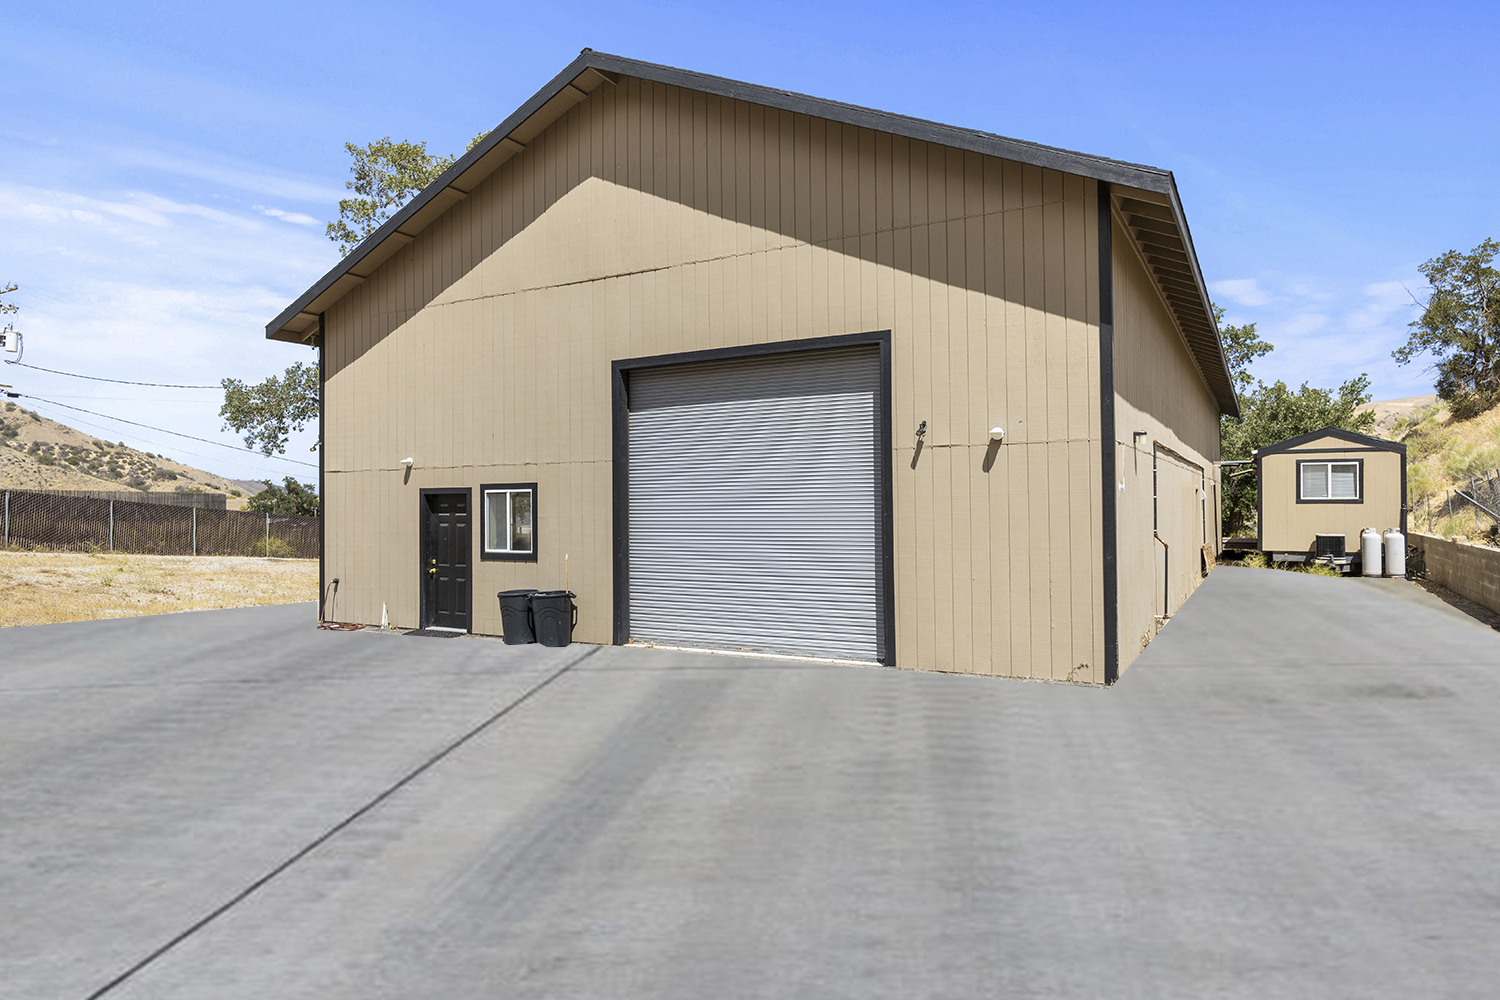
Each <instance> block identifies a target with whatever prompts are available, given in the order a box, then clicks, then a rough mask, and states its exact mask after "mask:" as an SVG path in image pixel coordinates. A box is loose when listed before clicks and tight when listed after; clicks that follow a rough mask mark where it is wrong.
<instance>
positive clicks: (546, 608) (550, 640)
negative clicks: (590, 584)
mask: <svg viewBox="0 0 1500 1000" xmlns="http://www.w3.org/2000/svg"><path fill="white" fill-rule="evenodd" d="M577 596H578V595H577V594H575V593H573V592H572V591H570V590H543V591H540V592H538V593H535V594H532V595H531V618H532V621H533V622H534V623H535V628H536V641H537V642H539V643H541V644H542V645H543V646H566V645H568V644H569V643H571V642H572V641H573V626H574V625H577V624H578V605H576V604H574V603H573V598H575V597H577Z"/></svg>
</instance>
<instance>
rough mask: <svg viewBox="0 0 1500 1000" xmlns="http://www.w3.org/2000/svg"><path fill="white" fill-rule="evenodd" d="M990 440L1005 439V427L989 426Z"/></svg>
mask: <svg viewBox="0 0 1500 1000" xmlns="http://www.w3.org/2000/svg"><path fill="white" fill-rule="evenodd" d="M990 440H991V441H1004V440H1005V428H1004V427H991V428H990Z"/></svg>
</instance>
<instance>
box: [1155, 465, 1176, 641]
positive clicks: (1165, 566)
mask: <svg viewBox="0 0 1500 1000" xmlns="http://www.w3.org/2000/svg"><path fill="white" fill-rule="evenodd" d="M1160 447H1161V442H1160V441H1157V440H1156V439H1154V438H1153V439H1152V441H1151V537H1152V538H1154V539H1156V540H1157V541H1158V542H1161V550H1162V558H1161V615H1160V616H1159V617H1161V618H1162V619H1163V620H1165V619H1168V618H1171V617H1172V600H1171V597H1170V596H1169V595H1170V594H1171V586H1172V546H1170V545H1168V544H1167V540H1166V539H1165V538H1163V537H1161V521H1160V514H1159V512H1158V504H1157V493H1158V491H1157V485H1156V484H1157V475H1156V456H1157V454H1158V450H1159V449H1160Z"/></svg>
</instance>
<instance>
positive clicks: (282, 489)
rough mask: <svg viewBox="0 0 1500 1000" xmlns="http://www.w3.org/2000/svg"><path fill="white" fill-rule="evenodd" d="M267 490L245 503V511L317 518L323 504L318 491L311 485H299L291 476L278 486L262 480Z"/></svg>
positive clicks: (267, 480)
mask: <svg viewBox="0 0 1500 1000" xmlns="http://www.w3.org/2000/svg"><path fill="white" fill-rule="evenodd" d="M262 482H264V483H265V484H266V488H265V489H263V490H261V491H260V492H259V493H257V494H255V496H253V497H251V498H250V499H249V500H247V501H245V509H246V510H253V511H255V512H256V513H257V514H291V515H295V516H298V517H317V516H318V511H319V509H320V507H321V503H320V502H319V500H318V491H317V489H316V488H315V487H314V486H313V485H312V484H311V483H299V482H297V480H295V479H293V478H292V477H291V476H287V477H286V478H285V479H284V480H282V485H281V486H277V485H276V484H275V483H273V482H271V481H270V480H269V479H266V480H262Z"/></svg>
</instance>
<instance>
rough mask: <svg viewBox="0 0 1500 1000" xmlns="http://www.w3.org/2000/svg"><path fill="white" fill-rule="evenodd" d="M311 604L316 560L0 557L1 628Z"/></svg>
mask: <svg viewBox="0 0 1500 1000" xmlns="http://www.w3.org/2000/svg"><path fill="white" fill-rule="evenodd" d="M317 599H318V562H317V560H316V559H253V558H248V557H244V556H137V555H124V554H121V553H113V554H92V553H84V552H0V627H5V626H10V625H42V624H47V623H52V622H76V621H86V620H89V619H92V618H125V617H129V616H131V615H161V614H169V613H171V612H174V611H204V610H208V609H211V608H244V607H250V606H253V605H258V604H290V603H293V602H295V601H315V600H317Z"/></svg>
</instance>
